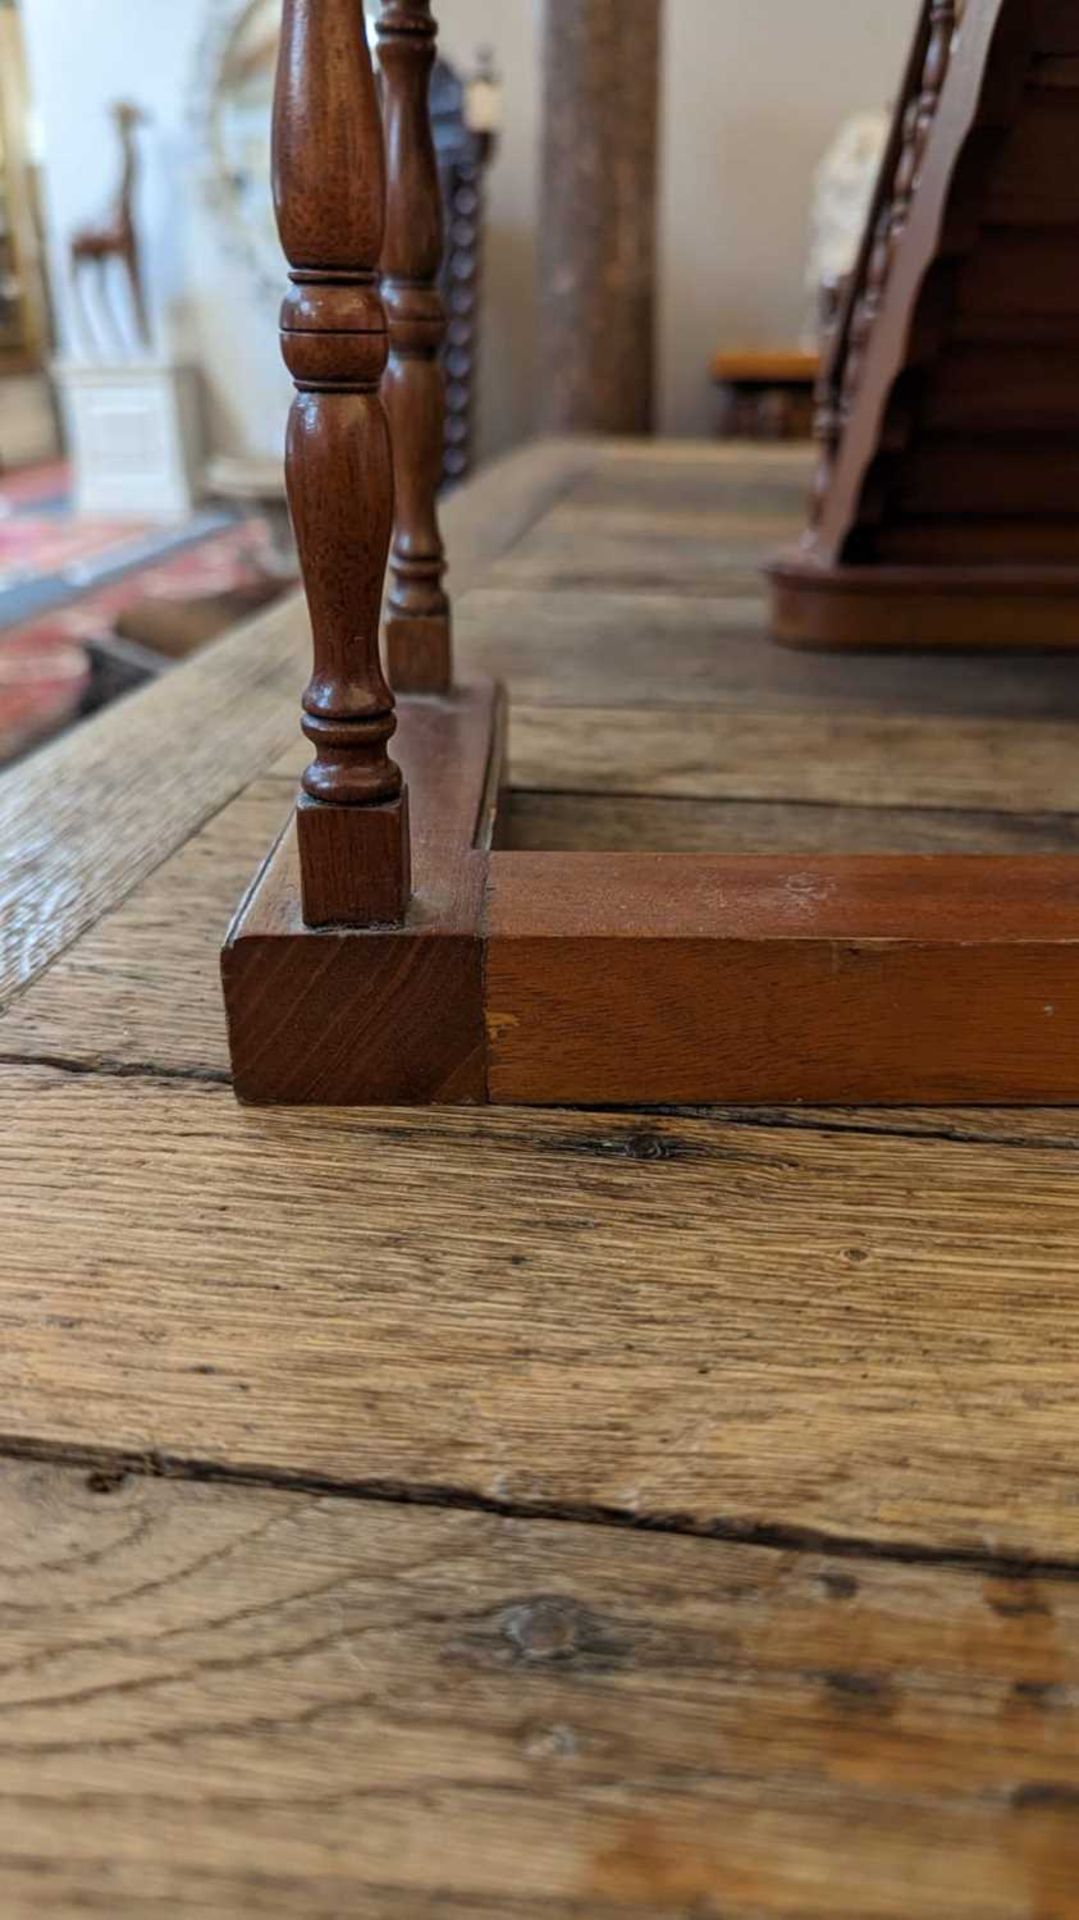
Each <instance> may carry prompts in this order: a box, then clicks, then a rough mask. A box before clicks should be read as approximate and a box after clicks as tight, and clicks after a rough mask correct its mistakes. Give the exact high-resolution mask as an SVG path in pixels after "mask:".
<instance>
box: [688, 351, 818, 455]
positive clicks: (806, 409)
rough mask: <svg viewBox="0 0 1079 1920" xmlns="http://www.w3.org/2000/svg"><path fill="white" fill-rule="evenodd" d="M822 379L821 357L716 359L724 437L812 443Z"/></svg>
mask: <svg viewBox="0 0 1079 1920" xmlns="http://www.w3.org/2000/svg"><path fill="white" fill-rule="evenodd" d="M819 373H820V356H819V354H816V353H803V352H800V351H797V350H794V351H792V352H790V353H782V352H775V353H767V352H760V351H748V352H740V353H735V352H724V351H721V352H719V353H717V354H716V357H715V359H714V360H713V362H712V379H713V380H714V382H715V384H716V386H717V387H718V388H719V392H720V422H719V431H720V435H721V437H722V438H724V439H728V440H809V439H810V438H811V437H812V434H813V414H814V408H813V395H814V390H815V388H816V384H817V377H818V375H819Z"/></svg>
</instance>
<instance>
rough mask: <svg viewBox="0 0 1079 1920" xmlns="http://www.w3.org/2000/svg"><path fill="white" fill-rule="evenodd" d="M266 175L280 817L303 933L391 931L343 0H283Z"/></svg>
mask: <svg viewBox="0 0 1079 1920" xmlns="http://www.w3.org/2000/svg"><path fill="white" fill-rule="evenodd" d="M273 178H274V205H275V209H276V213H277V222H278V229H279V232H280V235H281V244H282V246H283V248H284V250H285V254H286V257H287V259H288V262H289V266H290V268H291V275H290V277H291V281H292V287H291V291H290V292H289V294H288V295H287V297H286V299H285V303H284V307H283V309H282V316H281V344H282V352H283V355H284V359H285V363H286V365H287V366H288V368H289V371H290V372H291V374H292V376H293V378H294V380H295V383H296V398H295V400H294V402H293V406H292V412H291V414H290V418H289V430H288V445H287V454H286V477H287V482H288V494H289V504H290V507H291V510H292V518H293V524H294V527H295V533H296V544H297V548H298V552H299V559H300V567H301V571H302V574H303V582H304V586H305V588H306V591H307V602H308V607H309V609H310V614H311V629H312V642H313V650H314V672H313V674H312V677H311V680H310V682H309V684H308V687H307V690H306V692H305V694H304V697H303V730H304V733H305V734H306V735H307V738H308V739H309V740H310V741H311V743H312V745H313V747H314V749H315V758H314V760H313V762H312V764H311V765H310V766H309V767H308V769H307V771H306V773H305V774H304V776H303V793H302V795H301V799H300V804H299V809H298V814H297V831H298V838H299V849H300V862H301V875H302V888H303V913H304V919H305V921H306V923H307V924H308V925H309V926H325V925H329V924H341V925H347V926H355V927H363V926H370V925H373V924H378V923H389V924H392V923H395V922H398V921H400V920H401V918H402V916H403V914H404V912H405V908H406V905H407V901H408V897H409V890H410V877H409V841H408V808H407V796H406V794H405V791H404V788H403V783H402V778H401V772H400V769H399V767H397V766H396V765H395V763H394V761H393V760H392V759H391V758H390V755H389V752H388V743H389V741H390V739H391V737H392V735H393V732H394V729H395V726H396V718H395V714H394V701H393V695H392V693H391V692H390V689H389V687H388V685H387V683H386V680H385V677H384V675H383V672H382V666H381V662H380V657H379V619H380V610H381V602H382V590H383V583H384V579H385V573H386V561H387V555H388V552H389V546H390V537H391V528H392V522H393V458H392V452H391V446H390V434H389V427H388V423H387V418H386V412H385V409H384V406H383V402H382V399H381V395H380V383H381V380H382V375H383V371H384V368H385V366H386V358H387V329H386V316H385V312H384V309H383V304H382V297H381V294H380V292H379V283H378V271H379V265H380V260H381V254H382V242H383V233H384V226H385V163H384V156H383V147H382V127H381V117H380V113H379V105H378V98H377V95H376V91H375V82H374V74H373V71H372V67H371V56H370V52H369V49H368V45H367V35H366V30H365V26H364V18H363V8H362V5H361V0H284V12H283V20H282V31H281V48H280V56H279V63H278V72H277V89H276V95H275V102H274V125H273Z"/></svg>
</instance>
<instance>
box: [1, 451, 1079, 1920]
mask: <svg viewBox="0 0 1079 1920" xmlns="http://www.w3.org/2000/svg"><path fill="white" fill-rule="evenodd" d="M805 476H806V461H805V456H804V455H802V454H800V453H799V454H796V453H792V452H791V451H790V450H784V449H770V450H763V449H758V450H756V451H754V452H753V453H748V452H747V451H746V450H745V449H742V448H737V447H734V448H732V447H718V448H707V449H704V448H700V449H698V448H694V447H673V446H672V447H664V446H659V447H655V446H653V447H644V446H639V445H633V444H627V445H610V446H608V447H607V448H604V449H601V448H598V447H596V446H592V445H590V444H587V443H579V444H572V445H564V444H563V445H559V444H551V445H546V446H541V447H539V448H535V449H532V450H530V451H528V452H525V453H523V454H520V455H517V456H515V457H514V458H513V459H511V460H510V461H508V462H507V463H505V464H504V465H503V466H501V467H500V468H498V469H494V470H491V471H489V472H487V473H486V474H485V475H483V476H481V477H480V478H479V479H478V480H477V481H475V482H474V483H473V484H472V486H471V487H470V488H469V489H467V490H466V491H465V492H464V493H462V494H461V495H459V496H458V497H457V498H456V499H455V500H454V501H453V503H452V505H451V507H450V509H449V513H448V516H447V518H448V524H449V537H450V544H451V550H452V552H453V554H454V557H455V561H456V577H457V584H458V591H459V592H460V593H462V596H463V597H462V598H461V600H460V602H459V611H458V627H459V636H460V655H461V660H462V663H463V666H464V667H465V669H466V670H469V671H477V670H481V669H482V670H484V671H487V670H491V669H494V670H496V671H498V672H500V673H501V674H502V675H503V676H504V677H505V678H506V679H507V680H508V682H509V685H510V689H511V695H512V698H513V703H514V713H513V722H512V735H511V752H512V766H513V778H514V785H515V789H516V791H515V796H514V806H513V812H512V818H511V823H510V836H511V840H512V842H513V844H516V845H518V846H522V847H536V846H539V847H575V846H591V847H608V848H610V847H623V846H636V847H649V848H671V849H696V848H714V847H719V846H725V847H728V848H733V849H737V850H753V851H758V850H759V851H776V850H783V849H786V850H790V851H793V852H795V853H797V852H802V851H807V850H812V849H821V848H828V849H831V850H837V849H839V850H841V849H845V848H851V849H855V848H857V849H860V850H873V851H887V850H904V851H908V850H911V849H914V850H918V849H941V848H949V849H956V850H986V851H988V850H1015V849H1020V850H1032V851H1033V850H1036V849H1041V848H1045V849H1049V850H1060V849H1069V848H1072V847H1076V846H1077V845H1079V663H1077V662H1076V660H1075V659H1074V657H1073V658H1072V659H1070V660H1056V661H1054V660H1044V661H1040V662H1039V661H1035V660H1029V659H1028V660H1023V661H1021V662H1011V661H1008V660H1006V659H1001V658H997V659H993V660H988V661H982V662H980V661H975V660H967V661H958V660H943V661H940V660H938V661H935V662H934V661H931V660H910V659H908V660H895V659H893V660H887V659H879V658H878V659H870V660H864V661H859V660H855V659H851V658H844V659H829V658H813V657H811V656H805V655H797V654H784V653H781V652H779V651H778V650H776V649H774V648H773V647H772V646H771V645H770V643H769V642H768V640H767V638H766V637H765V636H764V634H763V630H762V596H761V591H760V585H759V581H758V577H757V572H756V568H757V563H758V560H759V558H760V557H761V555H762V553H764V552H765V551H767V550H768V549H769V548H771V547H772V546H773V545H774V544H775V543H776V542H777V541H780V540H782V539H783V538H785V537H787V535H788V534H789V532H790V531H791V529H792V528H793V527H794V526H795V525H796V524H797V519H798V515H799V511H800V496H801V488H802V486H803V483H804V480H805ZM465 589H467V592H466V591H465ZM305 651H306V640H305V633H304V620H303V616H302V612H301V610H300V609H299V607H298V606H297V604H296V603H295V602H294V603H291V604H290V605H289V606H288V607H286V608H285V609H283V610H276V611H274V612H273V613H271V614H270V615H269V616H264V617H262V618H261V619H260V620H259V621H258V622H256V623H254V624H253V625H251V626H250V627H248V628H247V629H245V630H244V631H242V632H240V633H238V634H236V635H235V636H233V637H231V638H229V639H228V640H227V641H225V642H223V643H221V644H220V645H219V646H218V647H216V648H214V649H213V650H211V651H210V652H208V653H206V654H205V655H203V656H202V657H200V658H199V659H197V660H195V661H193V662H191V663H189V664H188V665H186V666H183V667H181V668H179V669H177V670H176V671H175V672H174V673H173V674H171V675H170V676H168V677H167V678H166V679H165V680H163V681H161V682H159V683H158V684H156V685H154V686H153V687H151V688H150V689H149V690H148V691H146V692H143V693H141V694H138V695H136V696H134V697H132V698H131V699H129V700H128V701H126V702H124V703H122V704H120V705H118V706H116V707H114V708H113V709H111V710H110V711H109V712H108V713H107V714H105V715H104V716H102V717H101V718H99V719H98V720H96V721H94V722H93V723H90V724H88V725H87V726H86V727H84V728H83V729H82V730H80V731H78V732H76V733H75V734H74V735H73V736H72V737H71V739H70V740H69V741H66V742H62V743H60V744H59V745H58V746H56V747H53V748H50V749H48V750H47V751H45V752H43V753H41V754H40V755H39V756H37V757H36V758H33V759H31V760H29V761H28V762H27V763H26V764H25V765H24V766H23V767H21V768H20V769H18V770H17V771H16V772H15V773H13V774H10V775H8V776H7V777H6V779H5V780H4V781H3V782H2V783H0V821H2V824H0V847H2V849H3V858H4V861H5V872H4V877H3V881H2V932H3V951H2V962H0V981H2V987H3V993H4V998H5V1002H6V1013H5V1016H4V1020H3V1032H2V1036H0V1050H2V1053H3V1057H4V1063H5V1068H4V1073H3V1076H2V1085H0V1102H2V1105H3V1108H4V1110H5V1111H4V1116H3V1129H2V1136H0V1142H2V1143H0V1154H2V1157H3V1177H2V1182H0V1195H2V1198H0V1207H2V1211H3V1219H2V1246H3V1256H4V1257H3V1261H2V1270H0V1320H2V1330H3V1337H2V1341H0V1380H2V1395H3V1399H2V1405H3V1411H2V1414H0V1436H2V1438H0V1515H2V1520H0V1526H2V1532H3V1542H2V1548H0V1912H2V1914H3V1915H4V1916H5V1920H21V1916H24V1915H34V1916H39V1915H45V1916H50V1917H52V1920H55V1916H60V1915H64V1916H66V1915H82V1914H91V1913H92V1914H98V1915H106V1916H109V1920H130V1916H135V1915H138V1916H142V1915H149V1914H150V1913H159V1912H161V1913H168V1914H169V1915H177V1916H197V1917H198V1920H210V1917H211V1916H212V1917H213V1920H235V1917H236V1916H240V1915H243V1916H246V1915H257V1916H264V1915H265V1916H275V1917H277V1916H288V1917H289V1920H293V1916H295V1920H300V1917H301V1916H302V1920H312V1917H313V1916H325V1917H327V1920H329V1917H330V1916H333V1917H334V1920H336V1917H337V1916H342V1917H344V1916H348V1920H357V1917H358V1920H368V1917H370V1920H434V1917H435V1916H436V1915H437V1916H438V1917H439V1920H446V1917H448V1916H452V1920H483V1917H484V1916H491V1917H492V1920H554V1917H557V1920H571V1917H573V1920H578V1917H579V1920H593V1916H595V1917H596V1920H604V1917H612V1916H617V1917H618V1920H660V1916H669V1915H677V1916H682V1920H757V1917H758V1916H769V1920H771V1917H772V1916H785V1917H790V1920H854V1917H855V1916H857V1917H858V1920H925V1917H927V1916H932V1917H933V1920H937V1917H939V1920H1064V1917H1065V1916H1071V1915H1076V1914H1079V1178H1077V1161H1076V1149H1077V1146H1079V1115H1074V1114H1068V1113H1061V1112H1041V1113H1032V1112H1025V1113H1020V1112H984V1111H983V1112H979V1113H962V1112H901V1113H894V1112H893V1113H888V1114H883V1113H867V1112H857V1113H851V1112H844V1113H838V1112H822V1111H812V1112H811V1111H782V1112H763V1113H762V1112H756V1113H752V1112H731V1111H709V1112H693V1113H671V1112H666V1113H626V1112H620V1113H588V1112H546V1113H526V1112H519V1111H518V1112H514V1111H502V1112H499V1111H480V1110H476V1111H472V1112H470V1111H467V1110H466V1111H459V1112H453V1111H448V1112H447V1111H442V1112H436V1113H425V1112H413V1113H409V1112H354V1113H346V1112H323V1113H319V1112H281V1111H278V1112H253V1111H242V1110H240V1109H239V1108H238V1107H237V1105H236V1104H235V1102H234V1100H233V1097H232V1093H231V1090H230V1087H229V1084H228V1069H227V1056H226V1051H225V1043H224V1036H223V1031H222V1019H221V1009H220V1003H219V993H218V984H217V949H218V945H219V942H220V938H221V934H222V931H223V928H224V925H225V923H226V921H227V919H228V916H229V913H230V910H231V908H232V906H233V904H234V903H235V901H236V900H237V898H238V896H239V894H240V892H241V891H242V889H243V887H244V886H245V884H246V882H247V880H248V879H249V877H250V874H251V871H252V869H253V867H254V865H255V863H256V862H257V860H258V859H259V858H260V857H261V855H262V853H263V852H264V850H265V848H266V845H267V842H268V840H269V837H270V836H271V834H272V832H273V830H274V828H275V826H276V824H277V823H278V822H279V821H280V820H281V819H282V818H283V817H284V815H285V813H286V810H287V808H288V806H289V803H290V798H291V794H292V790H293V776H294V772H295V768H296V766H297V764H298V758H297V749H296V746H295V731H296V700H297V691H298V688H299V685H300V684H301V681H302V677H303V669H304V662H305ZM989 1043H991V1036H989Z"/></svg>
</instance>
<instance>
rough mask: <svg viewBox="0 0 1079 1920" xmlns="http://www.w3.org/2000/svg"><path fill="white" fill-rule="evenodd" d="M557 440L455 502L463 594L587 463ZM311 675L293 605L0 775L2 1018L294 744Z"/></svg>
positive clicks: (453, 540) (450, 525) (456, 569)
mask: <svg viewBox="0 0 1079 1920" xmlns="http://www.w3.org/2000/svg"><path fill="white" fill-rule="evenodd" d="M595 458H596V454H595V451H594V450H592V449H590V445H589V443H587V442H582V443H580V444H579V445H578V444H577V443H566V442H560V441H552V442H549V443H542V444H541V445H539V446H537V447H531V448H526V449H524V450H522V451H520V452H518V453H515V454H511V455H509V456H508V457H507V458H506V459H505V460H502V461H499V462H496V463H495V464H494V465H493V466H491V467H490V468H488V469H486V470H485V472H484V473H483V474H482V475H481V476H480V477H479V478H478V479H477V480H476V481H475V482H474V483H473V484H472V485H471V486H470V487H468V488H467V489H464V490H462V492H461V493H459V494H457V495H455V496H454V498H453V499H452V500H451V501H450V503H449V505H448V507H447V510H446V514H445V533H446V540H447V545H448V548H449V552H450V558H451V566H452V569H453V574H454V581H455V586H456V589H457V590H458V591H464V590H467V588H468V586H469V585H470V584H472V583H473V582H474V581H475V579H476V578H477V577H478V576H480V575H482V573H483V571H484V569H485V568H486V567H487V565H488V564H489V563H490V561H491V560H492V558H493V557H494V556H495V555H496V554H497V553H498V552H499V551H501V549H502V547H503V546H504V545H507V544H510V543H512V542H513V541H514V540H516V539H517V538H519V537H520V535H521V534H522V533H523V532H524V531H525V530H526V529H527V528H528V526H529V525H530V524H531V523H532V521H533V519H534V518H535V517H536V516H537V515H539V514H541V513H543V512H544V511H545V509H546V507H547V506H548V505H549V504H550V502H551V501H552V500H554V499H557V497H558V496H559V494H560V493H561V491H562V490H563V488H564V487H565V486H567V485H568V484H570V482H571V481H572V479H573V477H574V476H575V475H576V474H579V473H581V472H582V471H587V470H588V467H589V466H590V465H591V463H592V462H593V461H594V460H595ZM309 667H310V639H309V629H308V625H307V618H306V613H305V611H304V609H303V604H302V601H301V599H300V598H299V597H298V596H292V597H290V598H289V599H288V600H287V601H286V602H284V603H283V604H282V605H280V606H278V607H275V608H274V609H273V610H272V611H271V612H270V613H268V614H263V615H261V616H260V617H259V618H257V619H256V620H254V621H251V622H250V623H249V624H247V625H245V626H244V627H243V628H242V629H240V630H239V631H238V632H236V633H235V634H233V635H231V636H229V637H227V638H226V639H224V640H222V641H221V642H219V643H218V645H216V646H214V647H211V648H209V649H208V650H207V651H206V652H205V653H203V654H200V655H199V656H198V657H197V658H196V659H194V660H191V661H189V662H187V663H185V664H184V665H183V666H181V667H179V668H177V669H176V670H175V671H174V672H172V673H170V674H168V675H166V676H165V677H164V678H163V679H161V680H160V681H158V682H157V683H156V684H155V685H154V686H152V687H149V688H147V689H145V690H144V691H142V692H140V693H137V694H135V695H134V696H133V697H132V698H131V699H129V700H125V701H123V702H121V703H120V704H118V705H117V706H114V707H112V708H110V709H108V710H107V711H106V712H104V713H103V714H101V715H99V716H98V717H97V718H95V719H94V720H91V721H88V722H87V723H85V724H84V725H82V726H80V727H79V728H78V729H77V730H76V732H75V733H73V734H72V735H70V736H67V737H64V738H61V739H60V740H58V741H56V742H55V743H54V744H53V745H51V746H50V747H48V748H46V749H44V750H43V751H42V752H41V753H39V754H37V755H35V756H34V757H32V758H31V759H29V760H27V761H24V762H22V763H21V764H20V765H19V766H17V767H15V768H13V769H10V770H9V771H7V772H6V773H4V774H3V775H2V776H0V846H2V847H3V849H4V854H5V864H4V868H3V875H2V879H0V1004H2V1003H3V1002H4V1001H5V1000H6V999H8V998H10V997H11V995H13V994H15V993H18V992H19V991H20V990H21V989H22V988H23V987H25V986H26V985H27V983H28V982H29V981H30V980H31V979H33V977H34V976H35V974H37V973H39V972H40V971H41V969H42V968H43V967H44V966H46V965H47V964H48V963H49V961H50V960H52V959H53V958H54V957H55V956H56V955H57V954H58V953H61V952H62V951H63V949H64V948H65V947H66V946H67V945H68V944H69V943H70V942H71V941H72V940H73V939H75V938H77V936H78V935H79V934H80V933H81V932H83V931H84V930H85V929H86V928H87V927H89V926H91V925H92V924H93V922H94V921H95V920H96V919H97V918H98V917H99V916H100V915H101V914H102V913H103V912H105V911H107V910H108V908H110V907H111V906H114V905H115V904H116V903H117V902H118V901H120V900H122V899H123V898H124V896H125V895H126V894H127V893H129V892H130V891H131V889H132V887H133V886H135V885H137V883H138V882H139V881H140V880H141V879H143V878H144V877H145V876H146V874H148V873H150V872H152V871H153V869H154V867H155V866H157V865H158V864H159V863H160V862H161V861H162V860H163V859H164V858H166V857H167V855H168V854H169V853H171V852H172V850H173V848H174V847H176V846H178V845H180V844H181V843H182V842H183V841H184V840H185V839H187V838H188V836H189V835H190V834H191V833H193V832H195V831H197V829H198V828H199V827H200V826H201V825H202V824H203V822H204V821H206V820H207V819H209V818H210V816H211V815H212V814H213V813H215V812H216V811H217V809H218V808H219V807H221V806H222V805H224V803H225V802H226V801H227V800H229V799H231V798H232V797H233V795H234V794H236V793H238V792H239V791H240V790H241V788H243V787H244V786H246V785H247V784H248V782H249V781H250V780H251V779H252V778H253V777H254V776H255V775H256V774H257V773H258V772H259V771H260V770H261V768H262V767H263V766H264V765H265V764H266V763H267V762H268V761H270V760H272V759H274V758H275V757H276V756H278V755H279V754H280V753H281V752H282V751H283V750H284V748H285V746H286V744H287V742H288V741H289V740H290V739H292V738H293V737H295V736H297V728H298V718H297V715H298V702H297V692H298V689H299V688H300V687H301V686H302V684H303V680H304V677H305V675H306V673H307V672H308V671H309Z"/></svg>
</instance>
